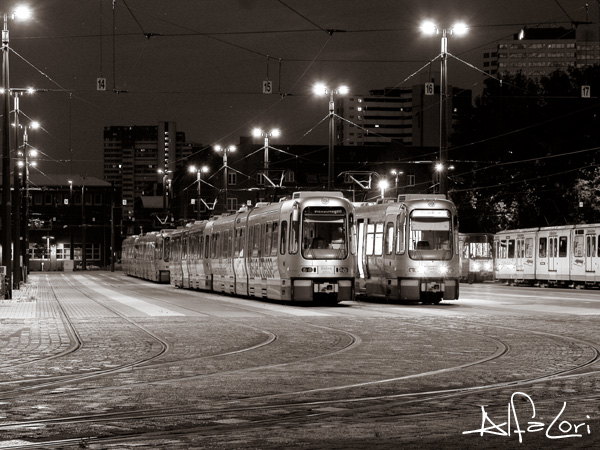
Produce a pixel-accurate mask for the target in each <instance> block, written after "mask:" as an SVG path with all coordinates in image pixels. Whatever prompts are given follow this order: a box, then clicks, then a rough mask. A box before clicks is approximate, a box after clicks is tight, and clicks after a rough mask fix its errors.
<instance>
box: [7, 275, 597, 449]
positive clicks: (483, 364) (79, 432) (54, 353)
mask: <svg viewBox="0 0 600 450" xmlns="http://www.w3.org/2000/svg"><path fill="white" fill-rule="evenodd" d="M462 292H463V293H462V295H463V297H464V300H461V301H459V302H455V303H451V304H442V305H439V306H431V305H427V306H424V305H388V304H381V303H377V302H363V301H361V302H352V303H349V304H342V305H340V306H337V307H296V306H289V305H284V304H280V303H269V302H258V301H253V300H248V299H238V298H231V297H224V296H215V295H212V294H203V293H198V292H193V291H183V290H176V289H174V288H172V287H170V286H164V285H157V284H152V283H146V282H142V281H140V280H135V279H131V278H127V277H125V276H123V275H122V274H121V273H114V274H113V273H110V272H91V273H89V274H78V273H74V274H68V275H65V274H32V276H31V277H30V283H29V284H28V285H27V287H26V288H25V289H22V290H20V291H15V295H14V297H15V298H14V299H12V300H7V301H6V300H5V301H0V330H1V332H0V351H1V353H0V406H1V409H0V448H90V449H96V448H98V449H99V448H120V449H121V448H181V449H184V448H339V449H342V448H356V449H358V448H480V447H485V448H528V449H529V448H593V447H594V446H595V445H600V440H599V436H600V421H599V418H600V404H599V400H600V377H599V376H598V375H599V364H598V358H599V354H600V350H599V349H600V327H599V326H598V319H599V317H598V315H595V314H594V311H596V312H597V313H600V309H597V308H596V303H595V302H596V300H595V299H597V297H598V296H597V292H591V293H588V292H582V293H577V292H575V291H563V294H562V295H563V296H564V297H568V298H569V299H568V301H569V302H571V311H572V313H567V312H565V311H564V306H560V305H564V302H565V300H560V299H559V296H558V294H557V293H556V292H550V291H539V292H540V293H541V292H548V293H547V294H544V295H545V296H546V300H544V299H543V298H542V296H541V295H540V294H539V293H538V294H536V292H538V291H528V292H529V293H521V292H520V291H517V290H511V291H504V290H502V289H498V288H496V287H495V286H481V287H479V288H477V287H466V288H465V289H463V290H462ZM482 292H486V293H485V295H483V294H479V293H482ZM532 292H533V293H532ZM494 296H497V300H494V299H493V298H494ZM534 300H537V301H539V302H540V303H536V302H534ZM536 305H537V306H536ZM545 305H546V306H545ZM548 305H553V306H551V307H550V308H549V306H548ZM575 306H577V308H575ZM511 400H512V401H511ZM534 408H535V410H534ZM534 411H535V416H534ZM557 417H558V419H557ZM509 418H510V419H509ZM555 419H556V420H555ZM509 420H510V422H511V426H510V427H509V426H508V425H507V422H508V421H509ZM515 423H518V424H519V426H520V427H521V430H525V431H524V432H523V433H521V434H519V432H518V431H519V429H518V428H516V426H515ZM509 430H510V435H509V432H508V431H509ZM519 440H521V441H522V443H521V442H519ZM36 442H45V444H40V445H41V446H39V447H35V445H36V444H35V443H36Z"/></svg>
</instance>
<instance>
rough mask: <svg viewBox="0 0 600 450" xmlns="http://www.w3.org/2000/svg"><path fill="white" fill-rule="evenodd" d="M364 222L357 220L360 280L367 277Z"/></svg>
mask: <svg viewBox="0 0 600 450" xmlns="http://www.w3.org/2000/svg"><path fill="white" fill-rule="evenodd" d="M365 233H366V230H365V220H364V219H360V220H358V274H359V276H360V278H361V279H363V280H365V279H367V278H368V277H369V270H368V268H367V259H366V257H365Z"/></svg>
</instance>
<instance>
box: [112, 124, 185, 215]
mask: <svg viewBox="0 0 600 450" xmlns="http://www.w3.org/2000/svg"><path fill="white" fill-rule="evenodd" d="M192 151H193V145H192V144H189V143H187V142H186V140H185V133H183V132H180V131H177V124H176V123H175V122H159V123H158V125H156V126H107V127H105V128H104V180H105V181H107V182H108V183H111V184H113V185H114V187H115V188H117V189H118V190H119V191H120V192H121V196H122V207H123V219H124V220H134V219H135V215H134V204H135V201H136V200H137V199H139V198H140V197H163V199H164V201H165V203H169V202H170V200H171V199H170V197H169V195H170V194H171V190H170V189H169V188H170V186H171V182H172V179H173V175H174V174H175V172H176V170H177V169H178V168H180V167H181V166H183V165H184V164H185V163H186V162H187V160H188V158H189V157H190V155H191V154H192ZM165 206H166V205H165Z"/></svg>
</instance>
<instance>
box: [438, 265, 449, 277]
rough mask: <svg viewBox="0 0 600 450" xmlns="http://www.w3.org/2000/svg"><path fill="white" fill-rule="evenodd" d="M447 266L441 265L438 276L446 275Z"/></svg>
mask: <svg viewBox="0 0 600 450" xmlns="http://www.w3.org/2000/svg"><path fill="white" fill-rule="evenodd" d="M448 270H449V268H448V266H447V265H446V264H442V265H441V266H440V268H439V271H440V275H446V274H447V273H448Z"/></svg>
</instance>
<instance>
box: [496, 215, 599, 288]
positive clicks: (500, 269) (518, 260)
mask: <svg viewBox="0 0 600 450" xmlns="http://www.w3.org/2000/svg"><path fill="white" fill-rule="evenodd" d="M599 244H600V224H591V225H565V226H557V227H543V228H528V229H521V230H507V231H501V232H499V233H496V235H495V237H494V254H495V275H496V280H498V281H504V282H508V283H527V282H529V283H532V284H533V283H539V284H540V285H569V286H575V287H584V286H590V287H600V248H599V247H600V246H599Z"/></svg>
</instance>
